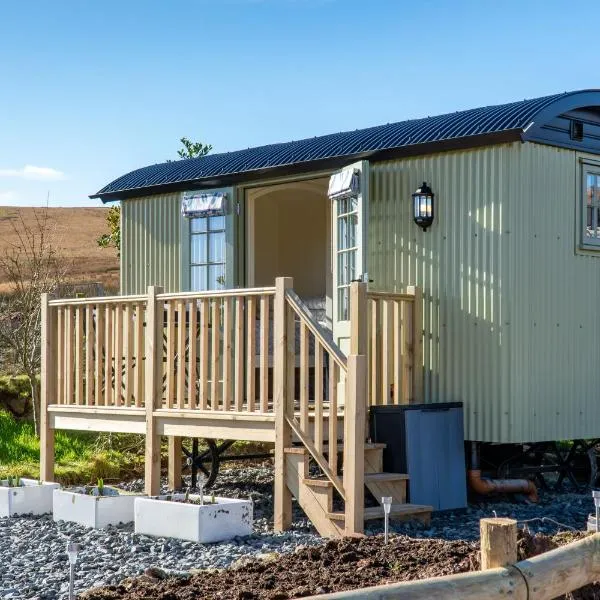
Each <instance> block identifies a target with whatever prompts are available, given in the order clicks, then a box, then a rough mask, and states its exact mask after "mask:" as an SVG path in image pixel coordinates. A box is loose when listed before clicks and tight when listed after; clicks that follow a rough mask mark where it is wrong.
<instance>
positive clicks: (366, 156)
mask: <svg viewBox="0 0 600 600" xmlns="http://www.w3.org/2000/svg"><path fill="white" fill-rule="evenodd" d="M516 141H524V139H523V130H522V129H508V130H505V131H500V132H496V133H486V134H482V135H471V136H467V137H462V138H455V139H450V140H441V141H438V142H427V143H423V144H413V145H411V146H402V147H400V148H389V149H385V150H375V151H370V152H359V153H356V154H347V155H344V156H335V157H330V158H324V159H319V160H311V161H305V162H299V163H291V164H287V165H279V166H275V167H265V168H262V169H255V170H252V171H243V172H240V173H229V174H225V175H216V176H210V177H206V178H202V179H193V180H186V181H177V182H173V183H164V184H159V185H149V186H146V187H139V188H134V189H129V190H116V191H114V192H107V193H105V194H102V193H100V192H98V193H96V194H92V195H90V196H89V197H90V198H91V199H97V198H100V199H101V200H102V202H104V203H107V202H116V201H119V200H127V199H130V198H139V197H141V196H151V195H155V194H164V193H169V192H178V191H189V190H201V189H210V188H215V187H225V186H229V185H235V184H239V183H251V182H255V181H260V180H261V179H265V178H267V177H268V178H272V177H288V176H290V175H292V176H293V175H302V174H306V173H310V172H311V171H328V170H330V171H335V170H336V169H340V168H342V167H344V166H345V165H347V164H348V163H349V162H351V161H355V160H370V161H371V162H381V161H386V160H394V159H401V158H410V157H412V156H422V155H424V154H434V153H438V152H449V151H452V150H468V149H471V148H478V147H481V146H491V145H496V144H506V143H510V142H516Z"/></svg>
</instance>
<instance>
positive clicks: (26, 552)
mask: <svg viewBox="0 0 600 600" xmlns="http://www.w3.org/2000/svg"><path fill="white" fill-rule="evenodd" d="M217 483H218V485H216V486H215V487H214V488H213V489H212V490H210V492H209V493H215V494H216V495H225V496H230V497H241V498H248V497H251V498H252V500H253V501H254V516H255V528H254V529H255V533H254V534H253V535H252V536H250V537H248V538H244V539H237V540H233V541H231V542H226V543H220V544H206V545H203V544H195V543H192V542H181V541H177V540H167V539H155V538H150V537H147V536H137V535H134V534H133V526H132V525H128V526H122V527H116V528H111V529H108V530H101V531H95V530H88V529H85V528H83V527H80V526H78V525H74V524H70V523H54V522H53V520H52V518H51V517H50V516H44V517H38V518H36V517H20V518H13V519H0V565H1V566H2V569H1V570H0V598H2V599H13V600H16V599H19V600H21V599H33V598H38V599H40V600H41V599H46V600H63V599H64V598H66V597H67V595H66V592H67V589H68V563H67V557H66V554H65V546H66V542H67V539H69V538H72V539H74V540H76V541H79V542H81V543H82V544H83V550H82V553H81V554H80V559H79V561H78V564H77V576H76V577H77V578H76V588H77V590H78V591H81V590H84V589H87V588H90V587H92V586H99V585H106V584H116V583H117V582H119V581H121V580H123V579H124V578H126V577H129V576H133V575H137V574H140V573H143V572H144V571H145V570H146V569H148V568H150V567H160V568H162V569H165V570H167V571H168V572H173V573H176V574H177V573H179V574H181V573H184V572H187V571H189V570H190V569H207V568H222V567H226V566H228V565H230V564H231V563H232V562H234V561H236V560H238V559H241V558H244V557H251V556H256V555H259V556H260V555H265V554H268V553H272V552H277V553H282V552H283V553H285V552H291V551H294V550H296V549H297V548H298V547H299V546H314V545H318V544H322V543H323V540H322V539H321V538H320V537H319V536H318V535H316V532H315V531H314V529H313V528H312V527H311V525H310V523H309V522H308V521H307V519H306V517H305V516H304V514H303V513H302V511H300V510H299V509H298V508H297V507H296V508H295V511H294V526H293V528H292V530H291V531H289V532H286V533H284V534H274V533H273V531H272V514H273V513H272V511H273V500H272V486H273V472H272V468H271V467H270V466H268V465H265V466H255V467H248V466H245V467H243V468H237V469H231V470H223V471H222V472H221V474H220V475H219V479H218V482H217ZM122 487H123V488H125V489H128V490H131V491H138V490H140V489H142V488H143V482H142V481H134V482H130V483H128V484H124V485H123V486H122ZM540 496H541V499H540V503H539V504H537V505H528V504H522V503H515V502H508V501H496V502H485V503H481V504H473V505H471V506H470V507H469V508H468V509H466V510H465V511H462V512H450V513H442V514H436V515H434V517H433V519H432V523H431V526H430V527H429V528H426V527H424V526H423V525H421V524H418V523H415V524H413V523H392V526H391V529H392V531H394V532H396V533H400V534H404V535H408V536H410V537H411V538H438V539H444V540H477V539H478V537H479V519H481V518H482V517H490V516H494V514H496V515H497V516H506V517H512V518H515V519H517V520H518V521H519V522H520V523H521V524H522V526H524V525H526V526H527V527H528V528H529V529H530V531H531V532H532V533H535V532H543V533H547V534H555V533H557V532H560V531H567V530H569V529H571V528H572V529H575V530H583V529H585V523H586V520H587V516H588V514H589V513H590V512H592V511H593V503H592V498H591V494H589V493H586V494H574V493H562V494H556V493H541V494H540ZM381 530H382V526H381V524H380V523H378V522H375V523H373V522H371V523H370V524H369V528H368V529H367V533H369V534H374V533H380V532H381Z"/></svg>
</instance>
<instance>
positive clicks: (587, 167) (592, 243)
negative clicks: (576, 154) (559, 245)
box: [578, 161, 600, 252]
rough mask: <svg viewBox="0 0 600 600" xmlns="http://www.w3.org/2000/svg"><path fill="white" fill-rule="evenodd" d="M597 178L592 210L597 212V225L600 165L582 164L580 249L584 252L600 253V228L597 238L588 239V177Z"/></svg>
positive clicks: (599, 211) (599, 207)
mask: <svg viewBox="0 0 600 600" xmlns="http://www.w3.org/2000/svg"><path fill="white" fill-rule="evenodd" d="M589 175H591V176H593V177H595V178H596V185H595V191H594V192H593V198H592V206H591V208H592V210H594V211H595V215H596V223H598V221H599V220H600V163H596V162H587V161H582V162H581V189H580V196H579V213H580V214H579V227H578V231H579V247H580V248H581V249H582V250H592V251H595V252H600V227H598V228H597V237H596V238H593V237H588V235H587V233H588V225H587V222H588V208H589V207H588V195H587V190H588V188H587V181H588V176H589Z"/></svg>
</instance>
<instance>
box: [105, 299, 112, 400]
mask: <svg viewBox="0 0 600 600" xmlns="http://www.w3.org/2000/svg"><path fill="white" fill-rule="evenodd" d="M104 311H105V312H104V351H105V358H104V405H105V406H112V403H113V394H112V386H113V373H112V368H113V364H112V363H113V326H112V306H111V305H110V304H106V305H105V306H104Z"/></svg>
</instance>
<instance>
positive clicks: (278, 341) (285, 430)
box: [273, 277, 294, 531]
mask: <svg viewBox="0 0 600 600" xmlns="http://www.w3.org/2000/svg"><path fill="white" fill-rule="evenodd" d="M293 285H294V280H293V279H292V278H291V277H278V278H277V279H276V280H275V304H274V331H273V335H274V344H273V382H274V385H273V392H274V394H273V398H274V408H275V490H274V491H275V494H274V513H275V514H274V518H273V522H274V527H275V530H276V531H284V530H285V529H288V528H289V527H290V526H291V524H292V495H291V493H290V490H289V488H288V486H287V482H286V479H287V473H286V460H285V449H286V448H288V447H289V446H291V444H292V430H291V428H290V426H289V423H288V422H287V420H286V414H287V410H288V395H289V394H290V393H291V394H293V390H288V381H289V378H288V364H287V363H288V347H287V346H288V307H287V302H286V298H285V293H286V290H288V289H292V287H293Z"/></svg>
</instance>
